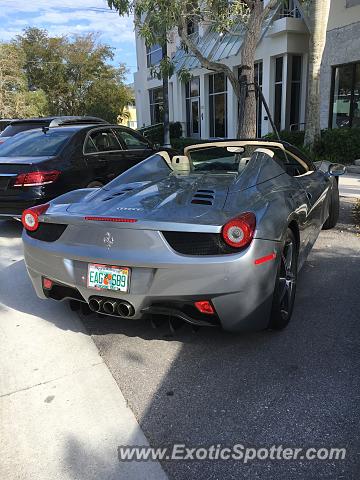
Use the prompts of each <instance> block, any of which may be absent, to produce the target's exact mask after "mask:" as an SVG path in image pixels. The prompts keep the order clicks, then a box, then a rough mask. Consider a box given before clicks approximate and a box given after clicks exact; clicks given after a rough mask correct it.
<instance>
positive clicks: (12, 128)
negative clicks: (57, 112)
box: [0, 116, 108, 144]
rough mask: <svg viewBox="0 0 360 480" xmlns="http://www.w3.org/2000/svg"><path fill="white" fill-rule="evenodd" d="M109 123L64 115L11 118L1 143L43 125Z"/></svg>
mask: <svg viewBox="0 0 360 480" xmlns="http://www.w3.org/2000/svg"><path fill="white" fill-rule="evenodd" d="M102 123H104V124H107V123H108V122H106V121H105V120H103V119H102V118H97V117H89V116H82V117H72V116H62V117H43V118H23V119H21V120H9V121H8V123H7V126H6V127H5V128H4V129H3V131H2V132H1V134H0V144H2V143H4V142H5V140H7V139H8V138H10V137H13V136H14V135H17V134H18V133H20V132H25V131H26V130H33V129H35V128H42V127H59V126H61V125H70V124H71V125H75V124H77V125H80V124H83V125H89V124H93V125H97V124H102Z"/></svg>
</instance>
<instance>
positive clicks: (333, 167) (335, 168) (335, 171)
mask: <svg viewBox="0 0 360 480" xmlns="http://www.w3.org/2000/svg"><path fill="white" fill-rule="evenodd" d="M344 173H346V167H345V165H341V163H331V164H330V165H329V169H328V174H329V175H330V176H332V177H339V176H340V175H344Z"/></svg>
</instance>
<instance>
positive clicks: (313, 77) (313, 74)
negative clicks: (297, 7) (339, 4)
mask: <svg viewBox="0 0 360 480" xmlns="http://www.w3.org/2000/svg"><path fill="white" fill-rule="evenodd" d="M329 10H330V0H312V3H311V5H310V15H309V16H310V21H311V29H312V31H311V35H310V40H309V77H308V100H307V110H306V127H305V140H304V145H305V146H309V147H310V148H311V149H312V148H313V147H314V144H315V143H316V142H317V141H318V140H319V139H320V135H321V129H320V98H321V95H320V67H321V61H322V56H323V53H324V48H325V44H326V29H327V24H328V19H329Z"/></svg>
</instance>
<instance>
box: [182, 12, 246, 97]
mask: <svg viewBox="0 0 360 480" xmlns="http://www.w3.org/2000/svg"><path fill="white" fill-rule="evenodd" d="M185 32H186V24H185V22H184V20H182V21H181V22H180V24H179V26H178V33H179V37H180V38H181V40H182V42H183V43H184V45H185V46H186V47H187V48H188V49H189V50H190V51H191V52H192V53H193V55H195V57H196V58H197V59H198V60H199V62H200V64H201V66H202V67H203V68H206V69H207V70H212V71H214V72H218V73H224V74H225V75H226V77H227V78H228V79H229V81H230V83H231V85H232V87H233V89H234V92H235V94H236V95H237V96H238V95H239V91H240V83H239V80H238V79H237V77H236V75H235V74H234V72H233V71H232V70H231V68H230V67H228V66H227V65H225V64H224V63H219V62H214V61H212V60H209V59H207V58H206V57H205V56H204V55H203V54H202V53H201V51H200V50H199V49H198V47H197V46H196V45H195V43H194V42H193V41H192V39H191V38H190V37H189V35H187V33H185Z"/></svg>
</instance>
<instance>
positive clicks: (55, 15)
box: [0, 0, 136, 83]
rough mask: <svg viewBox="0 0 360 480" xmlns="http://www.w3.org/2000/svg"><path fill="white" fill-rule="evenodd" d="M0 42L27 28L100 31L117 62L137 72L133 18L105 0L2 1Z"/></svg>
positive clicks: (129, 79) (52, 32) (54, 32)
mask: <svg viewBox="0 0 360 480" xmlns="http://www.w3.org/2000/svg"><path fill="white" fill-rule="evenodd" d="M0 23H1V27H0V41H5V42H6V41H9V40H11V39H12V38H14V37H15V35H18V34H20V33H21V32H22V30H23V29H24V28H27V27H38V28H44V29H46V30H47V31H48V32H49V34H50V36H51V35H53V36H56V35H62V34H69V35H71V34H83V33H88V32H97V33H99V39H100V41H101V42H103V43H106V44H108V45H110V46H111V47H113V48H114V54H115V60H114V63H115V64H117V65H118V64H119V63H125V64H126V65H127V67H128V69H129V70H130V73H129V75H128V76H127V82H128V83H131V82H133V75H132V74H133V72H134V71H136V51H135V36H134V26H133V21H132V18H131V17H119V15H118V14H117V13H116V12H115V11H111V10H110V9H109V8H108V6H107V2H106V0H27V1H25V2H23V1H21V2H18V1H16V0H0Z"/></svg>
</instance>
